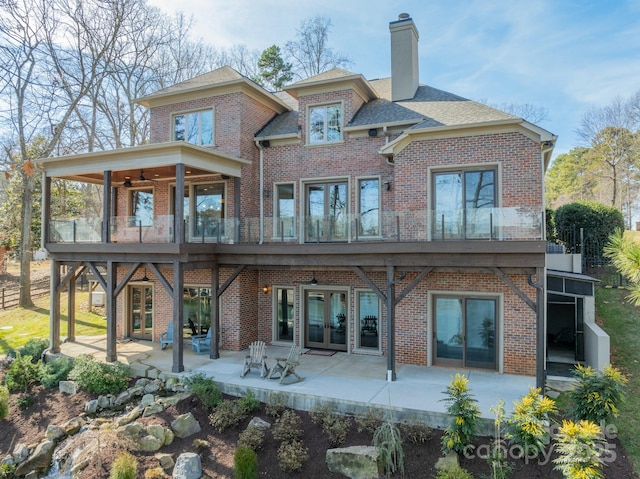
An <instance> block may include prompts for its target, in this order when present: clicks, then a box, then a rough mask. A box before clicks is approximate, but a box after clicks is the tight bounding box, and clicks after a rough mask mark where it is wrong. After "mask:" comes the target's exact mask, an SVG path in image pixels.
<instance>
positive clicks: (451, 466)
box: [434, 451, 460, 471]
mask: <svg viewBox="0 0 640 479" xmlns="http://www.w3.org/2000/svg"><path fill="white" fill-rule="evenodd" d="M458 459H459V458H458V454H456V453H455V452H453V451H450V452H449V453H448V454H447V455H445V456H444V457H441V458H440V459H438V461H437V462H436V465H435V466H434V467H435V468H436V471H453V470H455V469H458V468H459V467H460V462H459V460H458Z"/></svg>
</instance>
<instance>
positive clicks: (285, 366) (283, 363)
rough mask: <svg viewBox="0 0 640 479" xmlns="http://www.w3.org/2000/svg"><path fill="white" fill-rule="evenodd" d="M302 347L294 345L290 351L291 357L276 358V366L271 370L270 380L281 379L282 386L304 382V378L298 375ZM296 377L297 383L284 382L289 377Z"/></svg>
mask: <svg viewBox="0 0 640 479" xmlns="http://www.w3.org/2000/svg"><path fill="white" fill-rule="evenodd" d="M299 359H300V347H299V346H296V345H293V346H291V349H290V350H289V356H287V357H286V358H276V365H275V366H274V367H273V368H271V374H269V379H278V378H280V384H294V383H297V382H300V381H302V380H303V379H304V378H303V377H300V376H299V375H298V373H296V366H297V365H298V364H300V361H299ZM290 375H294V376H295V377H296V378H297V379H296V380H295V381H290V382H287V383H285V382H284V380H285V378H286V377H287V376H290Z"/></svg>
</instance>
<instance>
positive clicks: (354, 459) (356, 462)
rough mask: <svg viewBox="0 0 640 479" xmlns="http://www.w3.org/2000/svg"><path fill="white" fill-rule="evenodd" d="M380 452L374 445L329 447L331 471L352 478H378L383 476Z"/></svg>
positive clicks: (327, 458) (328, 463)
mask: <svg viewBox="0 0 640 479" xmlns="http://www.w3.org/2000/svg"><path fill="white" fill-rule="evenodd" d="M379 458H380V452H379V450H378V448H376V447H374V446H350V447H341V448H337V449H329V450H328V451H327V455H326V461H327V466H329V471H331V472H337V473H339V474H342V475H344V476H346V477H349V478H350V479H377V478H378V477H382V475H383V472H384V471H383V469H382V467H381V465H380V461H379Z"/></svg>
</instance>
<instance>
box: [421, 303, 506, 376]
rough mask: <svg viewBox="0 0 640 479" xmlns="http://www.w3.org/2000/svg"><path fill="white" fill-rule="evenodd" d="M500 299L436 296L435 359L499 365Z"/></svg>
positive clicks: (456, 363) (450, 363) (480, 365)
mask: <svg viewBox="0 0 640 479" xmlns="http://www.w3.org/2000/svg"><path fill="white" fill-rule="evenodd" d="M497 303H498V302H497V300H496V299H495V298H473V297H451V296H436V297H435V298H434V302H433V307H434V314H433V317H434V337H435V338H434V339H435V342H434V343H435V344H434V347H433V352H434V358H433V359H434V360H433V363H434V364H435V365H438V366H448V367H472V368H484V369H493V370H495V369H497V341H496V338H497V337H498V335H497V332H498V331H497V323H498V321H497Z"/></svg>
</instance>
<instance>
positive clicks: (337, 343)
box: [305, 291, 347, 351]
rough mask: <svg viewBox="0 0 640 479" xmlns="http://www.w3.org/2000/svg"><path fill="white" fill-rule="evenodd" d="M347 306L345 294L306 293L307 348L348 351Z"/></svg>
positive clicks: (334, 292) (336, 292) (326, 292)
mask: <svg viewBox="0 0 640 479" xmlns="http://www.w3.org/2000/svg"><path fill="white" fill-rule="evenodd" d="M346 304H347V295H346V293H344V292H340V291H306V292H305V315H306V317H305V347H308V348H318V349H335V350H338V351H346V350H347V309H346Z"/></svg>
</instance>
